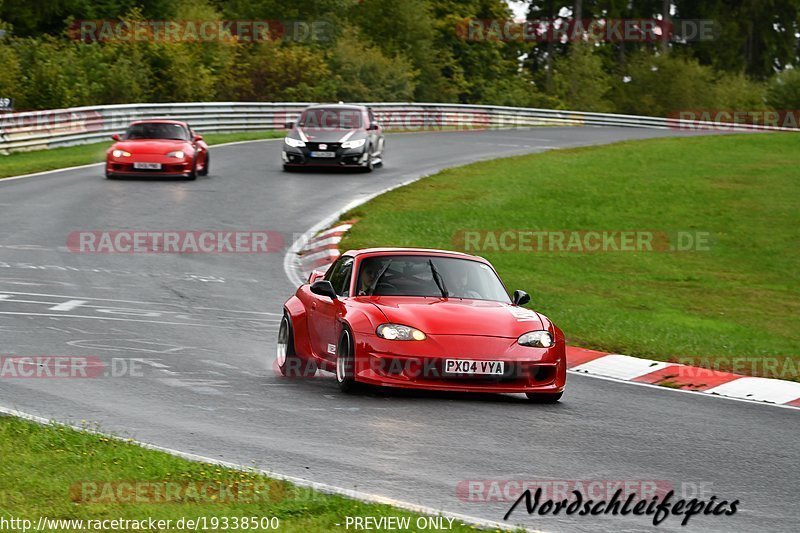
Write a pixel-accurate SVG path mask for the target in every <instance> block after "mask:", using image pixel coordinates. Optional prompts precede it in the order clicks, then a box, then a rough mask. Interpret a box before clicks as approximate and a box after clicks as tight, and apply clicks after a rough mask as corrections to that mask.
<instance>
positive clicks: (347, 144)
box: [342, 139, 367, 148]
mask: <svg viewBox="0 0 800 533" xmlns="http://www.w3.org/2000/svg"><path fill="white" fill-rule="evenodd" d="M366 142H367V140H366V139H356V140H355V141H345V142H343V143H342V148H361V147H362V146H364V143H366Z"/></svg>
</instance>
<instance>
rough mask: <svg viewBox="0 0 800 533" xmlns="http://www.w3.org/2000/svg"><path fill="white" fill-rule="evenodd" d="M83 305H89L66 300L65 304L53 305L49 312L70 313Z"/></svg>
mask: <svg viewBox="0 0 800 533" xmlns="http://www.w3.org/2000/svg"><path fill="white" fill-rule="evenodd" d="M85 303H89V302H87V301H86V300H68V301H66V302H63V303H60V304H57V305H54V306H53V307H50V308H49V310H50V311H72V310H73V309H75V308H76V307H80V306H82V305H83V304H85Z"/></svg>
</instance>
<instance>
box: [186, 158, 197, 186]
mask: <svg viewBox="0 0 800 533" xmlns="http://www.w3.org/2000/svg"><path fill="white" fill-rule="evenodd" d="M186 178H187V179H188V180H189V181H192V180H196V179H197V159H196V158H195V160H194V162H193V163H192V171H191V172H189V175H188V176H186Z"/></svg>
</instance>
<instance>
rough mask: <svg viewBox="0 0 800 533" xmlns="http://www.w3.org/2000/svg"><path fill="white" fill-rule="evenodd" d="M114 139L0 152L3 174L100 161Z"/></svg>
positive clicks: (231, 136)
mask: <svg viewBox="0 0 800 533" xmlns="http://www.w3.org/2000/svg"><path fill="white" fill-rule="evenodd" d="M285 135H286V132H285V131H254V132H243V133H209V134H206V135H203V137H204V138H205V140H206V142H207V143H208V144H210V145H213V144H222V143H229V142H237V141H253V140H258V139H275V138H279V137H283V136H285ZM111 142H112V141H111V140H110V139H109V140H108V141H107V142H106V141H104V142H99V143H92V144H82V145H79V146H68V147H65V148H53V149H51V150H36V151H33V152H16V153H13V154H10V155H5V156H4V155H0V178H8V177H9V176H20V175H22V174H32V173H34V172H44V171H46V170H55V169H58V168H66V167H75V166H79V165H89V164H91V163H99V162H101V161H103V159H104V158H105V153H106V150H107V149H108V147H109V146H111Z"/></svg>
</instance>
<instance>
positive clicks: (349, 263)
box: [309, 256, 353, 361]
mask: <svg viewBox="0 0 800 533" xmlns="http://www.w3.org/2000/svg"><path fill="white" fill-rule="evenodd" d="M352 273H353V258H352V257H349V256H343V257H340V258H339V259H338V260H337V261H336V263H335V264H334V265H333V266H332V267H331V268H330V269H329V270H328V272H327V273H326V274H325V279H326V280H328V281H330V282H331V285H333V289H334V290H335V291H336V294H337V295H338V296H339V298H337V299H336V300H331V299H330V298H328V297H326V296H320V295H318V294H314V299H313V300H312V301H311V309H310V310H309V318H310V320H309V324H310V327H309V333H310V334H311V343H312V347H313V348H314V353H315V354H316V355H317V356H318V357H321V358H323V359H328V360H330V361H333V360H335V359H336V345H337V344H338V342H339V338H338V335H339V327H338V323H337V317H339V316H340V315H341V314H342V313H344V303H342V301H341V298H346V297H347V296H348V295H349V291H350V278H351V276H352Z"/></svg>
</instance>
